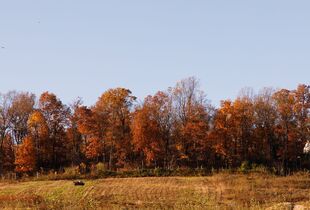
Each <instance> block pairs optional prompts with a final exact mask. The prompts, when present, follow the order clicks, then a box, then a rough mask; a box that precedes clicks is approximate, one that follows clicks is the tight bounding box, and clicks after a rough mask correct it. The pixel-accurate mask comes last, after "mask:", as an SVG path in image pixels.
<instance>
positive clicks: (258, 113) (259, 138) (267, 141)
mask: <svg viewBox="0 0 310 210" xmlns="http://www.w3.org/2000/svg"><path fill="white" fill-rule="evenodd" d="M273 94H274V90H273V89H271V88H264V89H262V90H261V91H260V93H259V94H257V95H256V96H255V99H254V110H255V128H256V129H255V138H256V142H255V145H256V152H257V153H258V156H259V160H258V161H260V162H261V163H264V164H266V165H268V166H269V167H273V166H274V162H275V161H276V159H277V151H278V148H279V146H280V142H279V141H278V138H277V136H276V132H275V129H276V122H277V108H276V104H275V100H274V98H273Z"/></svg>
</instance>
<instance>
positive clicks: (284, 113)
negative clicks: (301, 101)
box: [273, 89, 298, 174]
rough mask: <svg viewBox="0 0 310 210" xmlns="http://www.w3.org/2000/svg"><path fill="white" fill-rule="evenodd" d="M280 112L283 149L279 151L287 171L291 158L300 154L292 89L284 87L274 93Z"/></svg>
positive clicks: (280, 132) (278, 132)
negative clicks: (298, 151) (295, 131)
mask: <svg viewBox="0 0 310 210" xmlns="http://www.w3.org/2000/svg"><path fill="white" fill-rule="evenodd" d="M273 97H274V99H275V101H276V106H277V112H278V124H277V130H276V132H277V134H278V137H279V139H280V141H281V146H282V148H281V150H280V151H278V153H279V155H280V157H281V159H282V169H283V173H284V174H286V173H287V169H288V161H289V158H290V160H291V161H295V160H296V158H297V156H298V154H297V153H296V152H297V144H296V143H297V142H296V136H295V133H294V130H295V125H296V121H295V117H294V104H295V99H294V95H293V93H292V91H289V90H286V89H282V90H279V91H277V92H275V93H274V95H273Z"/></svg>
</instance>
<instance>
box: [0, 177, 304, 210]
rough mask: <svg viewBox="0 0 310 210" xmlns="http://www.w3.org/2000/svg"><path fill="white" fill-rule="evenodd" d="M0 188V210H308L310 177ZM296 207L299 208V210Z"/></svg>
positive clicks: (26, 184) (18, 184) (29, 184)
mask: <svg viewBox="0 0 310 210" xmlns="http://www.w3.org/2000/svg"><path fill="white" fill-rule="evenodd" d="M84 181H85V186H74V184H73V182H72V181H70V180H59V181H25V182H10V183H8V182H2V183H0V208H1V209H138V208H139V209H267V208H269V209H307V207H310V176H309V174H305V173H304V174H295V175H293V176H288V177H277V176H272V175H267V174H257V173H256V174H247V175H244V174H229V173H221V174H215V175H213V176H208V177H147V178H106V179H97V180H84ZM301 205H302V206H303V208H301Z"/></svg>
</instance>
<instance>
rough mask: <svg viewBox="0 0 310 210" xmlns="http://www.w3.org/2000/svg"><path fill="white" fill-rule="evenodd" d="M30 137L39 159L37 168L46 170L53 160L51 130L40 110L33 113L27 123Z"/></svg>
mask: <svg viewBox="0 0 310 210" xmlns="http://www.w3.org/2000/svg"><path fill="white" fill-rule="evenodd" d="M27 127H28V136H29V137H30V136H31V138H32V140H33V144H34V147H35V155H36V158H37V162H36V163H37V168H41V167H42V168H45V167H46V166H47V165H48V164H49V161H50V159H51V154H50V142H49V128H48V126H47V122H46V119H45V118H44V116H43V114H42V112H40V111H39V110H35V111H33V113H32V114H31V115H30V116H29V119H28V121H27Z"/></svg>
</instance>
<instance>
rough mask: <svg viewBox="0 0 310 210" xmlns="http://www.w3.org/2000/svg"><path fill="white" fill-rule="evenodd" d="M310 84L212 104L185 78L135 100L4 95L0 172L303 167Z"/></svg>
mask: <svg viewBox="0 0 310 210" xmlns="http://www.w3.org/2000/svg"><path fill="white" fill-rule="evenodd" d="M309 111H310V86H307V85H299V86H298V87H297V88H296V90H286V89H282V90H277V91H275V90H273V89H271V88H265V89H263V90H261V91H260V92H259V93H258V94H254V93H253V91H252V90H251V89H244V90H243V91H242V92H241V94H240V95H239V97H238V98H237V99H236V100H234V101H231V100H225V101H222V102H221V105H220V107H219V108H217V109H216V108H214V107H213V106H211V105H210V103H209V102H208V100H207V99H206V95H205V94H204V92H203V91H201V90H200V89H199V82H198V81H197V80H196V79H195V78H193V77H191V78H188V79H185V80H182V81H180V82H178V83H177V84H176V86H175V87H173V88H169V89H168V90H166V91H160V92H157V93H156V94H155V95H154V96H147V97H146V98H145V100H144V101H143V103H140V104H139V103H138V102H137V100H136V97H134V96H133V95H132V93H131V91H130V90H128V89H125V88H116V89H110V90H107V91H106V92H104V93H103V94H102V96H101V97H100V98H99V99H98V101H97V102H96V104H95V105H93V106H91V107H87V106H84V105H83V104H82V102H81V100H76V101H75V102H74V103H73V104H72V105H70V106H66V105H64V104H63V103H62V102H61V101H60V100H59V99H58V98H57V97H56V95H54V94H52V93H49V92H45V93H43V94H42V95H41V96H40V97H39V99H38V101H37V100H36V97H35V95H34V94H31V93H27V92H14V91H13V92H8V93H6V94H2V95H1V98H0V151H1V153H0V170H1V173H2V174H3V173H5V172H10V171H16V172H19V173H33V172H35V171H48V170H51V169H54V170H59V169H60V168H63V167H66V166H72V165H73V166H78V165H80V164H85V165H92V164H96V163H99V162H102V163H104V165H105V166H106V168H107V169H109V170H124V169H137V168H140V169H141V168H155V167H160V168H164V169H171V170H173V169H175V168H177V167H186V168H197V167H199V168H200V167H203V168H209V169H210V168H236V167H239V166H240V165H241V164H242V163H243V162H244V161H247V162H249V163H253V164H262V165H264V166H266V167H270V168H275V169H277V170H279V171H280V170H282V171H284V173H285V172H286V171H287V170H288V169H293V170H294V169H299V168H301V167H305V166H306V164H307V161H306V158H305V156H304V155H303V148H304V146H305V144H306V142H307V140H310V137H309V135H310V114H309Z"/></svg>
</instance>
